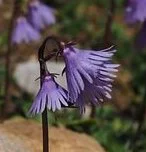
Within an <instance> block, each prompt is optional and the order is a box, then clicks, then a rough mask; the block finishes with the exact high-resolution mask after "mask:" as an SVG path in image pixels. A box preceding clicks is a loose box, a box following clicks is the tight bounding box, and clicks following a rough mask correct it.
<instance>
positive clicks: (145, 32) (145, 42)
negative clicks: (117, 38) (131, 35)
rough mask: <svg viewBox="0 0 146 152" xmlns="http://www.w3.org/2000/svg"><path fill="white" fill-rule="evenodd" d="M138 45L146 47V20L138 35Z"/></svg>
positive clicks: (141, 47) (138, 46)
mask: <svg viewBox="0 0 146 152" xmlns="http://www.w3.org/2000/svg"><path fill="white" fill-rule="evenodd" d="M136 47H137V48H140V49H143V48H145V47H146V21H145V22H144V23H143V25H142V27H141V29H140V31H139V32H138V34H137V36H136Z"/></svg>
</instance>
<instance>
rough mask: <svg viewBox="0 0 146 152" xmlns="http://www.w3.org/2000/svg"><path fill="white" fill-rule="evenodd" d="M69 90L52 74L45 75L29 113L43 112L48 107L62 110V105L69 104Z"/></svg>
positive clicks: (53, 109)
mask: <svg viewBox="0 0 146 152" xmlns="http://www.w3.org/2000/svg"><path fill="white" fill-rule="evenodd" d="M67 94H68V93H67V91H66V90H65V89H64V88H62V87H61V86H60V85H58V84H57V83H56V82H55V80H54V77H53V76H52V75H51V74H48V75H46V76H44V78H43V84H42V87H41V88H40V90H39V92H38V94H37V96H36V97H35V99H34V101H33V104H32V106H31V108H30V111H29V113H31V114H32V115H35V114H39V113H42V112H43V111H44V109H45V107H47V108H48V109H49V110H52V111H53V112H54V111H56V110H60V109H61V107H62V105H63V106H68V103H67V98H68V96H67Z"/></svg>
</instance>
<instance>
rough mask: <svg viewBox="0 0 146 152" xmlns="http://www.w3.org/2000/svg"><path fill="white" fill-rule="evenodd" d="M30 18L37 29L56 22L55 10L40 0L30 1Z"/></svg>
mask: <svg viewBox="0 0 146 152" xmlns="http://www.w3.org/2000/svg"><path fill="white" fill-rule="evenodd" d="M28 20H29V22H30V23H31V24H32V26H33V27H34V28H36V29H37V30H41V29H43V28H45V27H46V26H48V25H51V24H54V23H55V22H56V19H55V16H54V10H53V9H52V8H50V7H48V6H47V5H45V4H43V3H42V2H40V1H39V0H33V1H31V2H30V3H29V10H28Z"/></svg>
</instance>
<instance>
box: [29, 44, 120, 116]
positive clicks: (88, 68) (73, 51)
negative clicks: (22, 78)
mask: <svg viewBox="0 0 146 152" xmlns="http://www.w3.org/2000/svg"><path fill="white" fill-rule="evenodd" d="M115 52H116V50H115V49H114V48H113V47H110V48H107V49H104V50H100V51H95V50H81V49H78V48H75V47H74V46H73V45H71V44H70V45H65V46H64V49H63V50H62V52H61V55H62V56H63V58H64V61H65V69H64V70H63V71H64V72H65V73H66V79H67V87H68V91H66V90H65V89H63V88H62V87H61V86H59V85H58V84H57V83H56V82H55V81H54V78H52V77H51V76H50V75H47V76H45V77H44V80H43V85H42V87H41V89H40V91H39V93H38V95H37V96H36V98H35V99H34V102H33V105H32V107H31V110H30V112H31V113H32V114H36V113H42V112H43V110H44V107H45V106H46V107H47V108H48V109H52V111H55V110H57V109H61V107H62V105H63V106H68V103H72V104H74V105H75V106H76V107H78V108H79V109H80V112H81V113H84V111H85V105H86V104H89V105H99V104H100V103H103V101H104V100H106V99H111V95H110V93H111V91H112V82H113V79H114V78H115V77H116V75H115V74H114V73H115V72H117V71H118V70H117V67H119V65H118V64H113V63H112V56H113V55H114V53H115Z"/></svg>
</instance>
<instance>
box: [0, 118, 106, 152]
mask: <svg viewBox="0 0 146 152" xmlns="http://www.w3.org/2000/svg"><path fill="white" fill-rule="evenodd" d="M49 140H50V151H51V152H105V151H104V149H103V148H102V147H101V146H100V145H99V144H98V143H97V142H96V141H95V140H94V139H92V138H91V137H89V136H87V135H85V134H80V133H76V132H73V131H70V130H68V129H65V128H56V127H50V129H49ZM41 151H42V135H41V125H39V124H37V123H36V122H34V121H32V120H24V119H21V118H19V119H18V118H17V119H13V120H9V121H6V122H5V123H3V124H1V125H0V152H41Z"/></svg>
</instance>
